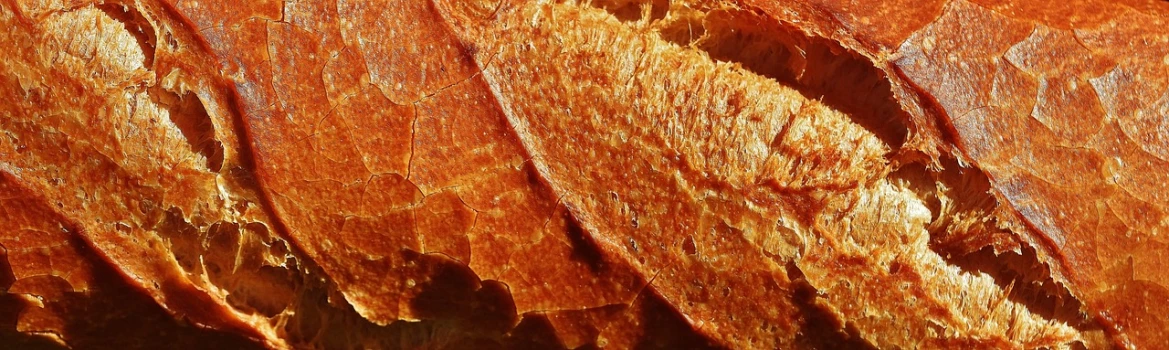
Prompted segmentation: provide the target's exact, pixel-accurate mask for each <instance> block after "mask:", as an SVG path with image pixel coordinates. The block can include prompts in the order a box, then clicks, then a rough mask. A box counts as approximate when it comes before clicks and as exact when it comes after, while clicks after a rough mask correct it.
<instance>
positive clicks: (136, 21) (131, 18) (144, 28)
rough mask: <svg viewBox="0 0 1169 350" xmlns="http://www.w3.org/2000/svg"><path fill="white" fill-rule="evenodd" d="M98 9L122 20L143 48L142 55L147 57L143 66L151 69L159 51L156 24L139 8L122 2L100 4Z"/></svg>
mask: <svg viewBox="0 0 1169 350" xmlns="http://www.w3.org/2000/svg"><path fill="white" fill-rule="evenodd" d="M96 7H97V9H99V10H101V11H102V12H105V14H106V15H107V16H110V18H112V19H114V20H115V21H118V22H122V25H124V26H125V28H126V33H129V34H130V36H133V37H134V39H136V40H137V41H138V46H139V47H141V48H142V55H143V56H145V57H146V59H145V61H143V64H142V66H143V67H146V68H147V69H151V68H152V67H153V66H154V55H155V51H157V44H158V38H156V37H155V33H154V26H152V25H150V22H149V21H147V20H146V17H143V16H142V13H139V12H138V10H137V9H135V8H133V7H129V6H125V5H120V4H100V5H96Z"/></svg>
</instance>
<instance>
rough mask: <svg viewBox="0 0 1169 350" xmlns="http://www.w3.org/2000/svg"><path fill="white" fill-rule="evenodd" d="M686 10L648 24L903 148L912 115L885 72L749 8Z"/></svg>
mask: <svg viewBox="0 0 1169 350" xmlns="http://www.w3.org/2000/svg"><path fill="white" fill-rule="evenodd" d="M691 6H693V5H689V4H685V3H681V2H678V3H674V4H673V7H672V8H671V12H669V13H666V14H665V15H664V16H663V17H662V19H661V20H657V19H654V18H651V19H650V20H653V21H656V22H654V24H653V25H652V28H653V29H654V30H656V31H658V32H659V33H661V34H660V35H661V36H662V38H663V39H666V40H667V41H670V42H673V43H675V44H678V45H680V46H684V47H692V48H695V49H698V50H701V51H703V52H705V53H706V54H708V55H709V56H710V58H711V59H714V60H716V61H723V62H732V63H737V64H740V65H741V66H742V67H743V68H744V69H746V70H749V71H751V72H754V73H756V74H759V75H762V76H765V77H768V78H771V79H775V80H776V81H778V82H780V83H781V84H784V85H787V86H791V87H793V88H796V89H797V90H799V91H800V92H801V93H802V94H803V95H804V96H805V97H807V98H808V99H811V100H818V101H820V102H821V103H823V104H825V105H828V106H830V107H832V108H833V109H836V110H839V111H842V112H845V114H847V115H848V116H849V117H850V118H852V120H853V121H854V122H856V123H857V124H859V125H861V126H863V127H864V128H865V129H868V130H869V131H871V132H872V133H874V134H876V135H877V136H878V137H879V138H880V139H881V140H882V141H884V142H885V143H886V144H888V145H890V146H891V147H892V148H893V150H894V151H896V150H897V149H899V148H900V147H901V145H902V144H904V143H905V139H906V135H907V132H908V127H907V125H906V121H907V120H909V118H908V116H907V115H906V114H905V112H904V110H902V109H901V105H900V104H899V103H898V102H897V101H896V100H895V99H894V98H893V93H892V90H891V85H890V83H889V79H888V78H887V77H886V76H885V73H884V72H882V71H881V70H880V69H878V68H877V67H875V66H874V65H873V64H872V62H871V61H869V60H868V59H866V58H865V57H863V56H861V55H860V54H858V53H856V52H853V51H851V50H848V49H845V48H844V47H842V46H840V45H839V44H836V43H835V42H832V41H829V40H825V39H822V38H815V37H810V36H807V35H805V34H803V33H802V32H800V31H799V30H797V29H796V28H794V27H791V26H790V25H788V24H784V23H779V22H776V21H775V20H774V19H772V18H770V17H768V16H765V15H760V14H757V13H754V12H752V11H749V10H746V9H739V8H731V7H723V8H710V9H706V8H701V7H698V6H695V7H691ZM619 18H620V17H619Z"/></svg>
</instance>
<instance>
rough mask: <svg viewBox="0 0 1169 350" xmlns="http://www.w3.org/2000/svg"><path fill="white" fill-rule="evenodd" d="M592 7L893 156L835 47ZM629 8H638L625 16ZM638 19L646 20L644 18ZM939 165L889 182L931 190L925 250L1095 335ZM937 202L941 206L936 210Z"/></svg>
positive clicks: (695, 12) (978, 183)
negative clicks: (773, 87) (738, 71)
mask: <svg viewBox="0 0 1169 350" xmlns="http://www.w3.org/2000/svg"><path fill="white" fill-rule="evenodd" d="M592 5H593V6H597V7H600V8H603V9H605V10H606V11H608V12H610V13H612V14H613V15H614V16H615V17H617V18H618V19H619V20H621V21H623V22H626V23H631V22H637V21H646V20H648V21H650V22H655V23H654V24H653V25H652V28H654V30H656V31H657V33H658V35H660V36H661V37H662V38H663V39H666V40H667V41H670V42H673V43H675V44H678V45H679V46H683V47H692V48H696V49H699V50H702V51H704V52H706V53H707V54H709V55H710V57H711V58H712V59H714V60H718V61H726V62H735V63H739V64H741V65H742V66H743V68H745V69H747V70H749V71H752V72H754V73H756V74H760V75H762V76H766V77H769V78H772V79H775V80H776V81H778V82H780V83H783V84H785V85H789V86H792V87H795V88H797V89H798V90H799V91H800V92H801V93H803V94H804V95H805V96H806V97H808V98H809V99H819V100H820V101H822V102H823V103H825V104H827V105H830V106H832V107H834V108H836V109H839V110H841V111H844V112H846V114H847V115H848V116H849V117H851V118H852V120H853V121H854V122H856V123H857V124H860V125H862V126H864V127H865V128H866V129H868V130H869V131H871V132H873V133H874V134H876V135H878V137H880V138H881V139H882V141H884V142H885V143H887V144H889V145H891V146H893V147H894V149H896V148H898V147H899V146H900V145H902V144H903V143H904V141H905V138H906V132H907V130H908V126H907V125H906V124H905V121H906V120H908V117H907V116H906V115H905V112H904V111H903V110H902V109H901V107H900V105H899V104H898V103H897V101H896V100H895V99H894V98H893V95H892V92H891V86H890V83H889V80H888V79H887V77H886V76H885V74H884V73H883V72H881V71H880V70H879V69H877V68H876V67H874V66H873V65H872V64H871V63H870V62H869V61H868V60H867V59H865V58H863V57H860V56H859V55H858V54H856V53H853V52H851V51H849V50H847V49H844V48H843V47H841V46H839V45H838V44H835V43H833V42H830V41H828V40H825V39H821V38H813V37H809V36H807V35H804V34H803V33H800V32H798V31H797V30H794V29H793V28H789V27H787V26H786V25H785V24H781V23H775V22H774V21H773V20H772V19H770V18H767V17H763V16H758V15H756V14H754V13H752V12H750V11H746V10H741V9H725V8H724V9H715V10H707V11H703V9H701V8H699V9H694V8H690V7H689V6H686V4H684V3H674V4H673V5H676V6H673V7H671V8H670V10H671V11H675V10H680V11H676V12H666V11H665V10H661V9H663V8H664V7H669V5H670V4H668V2H667V3H666V4H663V3H662V1H654V2H653V3H652V4H648V3H635V2H634V1H604V2H593V3H592ZM678 5H681V6H678ZM635 8H636V9H640V10H639V11H633V10H631V9H635ZM649 9H652V11H650V10H649ZM659 10H661V11H660V12H659ZM647 13H652V15H651V16H650V17H648V18H647V17H646V16H645V15H646V14H647ZM942 163H943V169H942V170H940V171H932V170H927V169H926V167H925V166H924V165H923V164H906V165H903V167H902V168H900V169H898V171H896V172H894V173H892V174H891V175H890V177H891V178H893V179H899V180H904V179H905V178H913V177H928V179H924V178H922V179H919V180H925V182H926V185H927V186H930V187H933V188H930V189H928V190H927V191H926V192H931V191H932V192H937V193H923V192H921V191H918V192H919V193H918V195H919V196H920V197H922V199H923V200H926V201H927V202H932V203H931V204H933V205H931V208H930V209H931V212H933V214H934V215H933V221H932V222H931V223H930V227H929V229H930V248H931V249H933V250H935V251H937V252H938V253H939V254H941V255H942V256H943V257H945V258H946V260H947V261H948V262H949V263H951V264H953V265H955V266H958V267H960V268H962V269H963V270H964V271H969V272H977V273H984V274H987V275H990V276H992V277H994V279H995V281H996V283H997V284H998V285H999V286H1000V287H1002V288H1006V289H1009V290H1010V294H1009V297H1010V298H1011V299H1012V300H1014V301H1016V302H1018V303H1020V304H1022V305H1025V306H1027V307H1028V309H1030V310H1031V311H1032V312H1035V313H1037V314H1039V315H1041V316H1042V317H1044V318H1047V319H1055V320H1059V321H1062V322H1066V323H1068V324H1069V325H1073V326H1075V327H1076V328H1078V329H1081V330H1098V329H1099V326H1098V325H1096V324H1094V323H1093V321H1092V320H1091V319H1090V318H1089V317H1088V315H1087V314H1086V313H1084V312H1082V311H1081V307H1082V305H1081V303H1080V301H1079V300H1078V299H1076V298H1075V297H1074V296H1072V295H1071V293H1070V292H1069V291H1068V290H1067V288H1066V287H1064V286H1063V285H1061V284H1059V283H1056V282H1055V281H1054V280H1053V278H1052V276H1051V273H1050V271H1049V267H1048V266H1046V265H1045V264H1043V263H1041V262H1040V261H1039V259H1038V257H1037V256H1036V255H1035V252H1034V250H1033V249H1031V248H1029V247H1024V246H1021V243H1020V242H1019V240H1018V238H1017V236H1016V233H1014V232H1011V231H1010V230H1007V229H1005V228H1003V227H1000V226H1001V225H999V224H998V223H997V220H996V219H995V218H994V210H995V208H996V206H997V202H996V200H995V198H994V197H993V196H992V195H991V194H990V185H989V180H988V179H987V178H986V175H985V174H983V173H981V172H979V171H977V170H976V169H968V168H964V167H962V166H961V165H959V164H958V162H956V161H954V160H953V159H952V158H945V159H943V162H942ZM907 173H912V175H907ZM907 185H909V184H907ZM918 185H920V184H918ZM942 192H945V193H942ZM938 197H944V198H943V199H942V200H944V201H946V202H947V204H946V208H947V210H945V211H944V212H942V209H943V208H942V207H941V206H940V204H941V203H938V201H939V199H938ZM809 287H810V286H809Z"/></svg>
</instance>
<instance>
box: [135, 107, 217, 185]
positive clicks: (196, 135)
mask: <svg viewBox="0 0 1169 350" xmlns="http://www.w3.org/2000/svg"><path fill="white" fill-rule="evenodd" d="M148 91H149V93H150V97H151V98H152V99H153V100H154V103H157V104H158V105H159V106H161V107H162V108H164V109H165V110H167V112H168V113H167V116H168V117H169V118H170V121H171V122H172V123H174V125H175V127H177V128H178V129H179V131H180V132H181V133H182V135H183V138H185V139H186V140H187V144H189V145H190V146H191V151H192V152H195V153H198V154H199V155H201V156H203V158H204V159H206V161H207V163H206V166H207V169H208V170H210V171H212V172H219V171H220V170H221V169H222V168H223V142H220V141H219V140H216V139H215V125H214V124H213V123H212V122H211V116H209V115H208V114H207V109H206V107H205V106H204V105H203V102H202V101H200V100H199V97H198V96H196V95H195V94H193V93H186V94H184V95H182V96H179V95H177V94H175V93H174V92H171V91H168V90H166V89H163V88H160V87H153V88H151V89H149V90H148Z"/></svg>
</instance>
